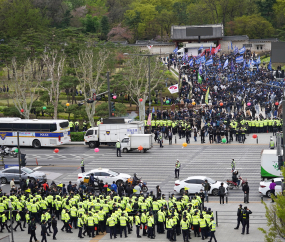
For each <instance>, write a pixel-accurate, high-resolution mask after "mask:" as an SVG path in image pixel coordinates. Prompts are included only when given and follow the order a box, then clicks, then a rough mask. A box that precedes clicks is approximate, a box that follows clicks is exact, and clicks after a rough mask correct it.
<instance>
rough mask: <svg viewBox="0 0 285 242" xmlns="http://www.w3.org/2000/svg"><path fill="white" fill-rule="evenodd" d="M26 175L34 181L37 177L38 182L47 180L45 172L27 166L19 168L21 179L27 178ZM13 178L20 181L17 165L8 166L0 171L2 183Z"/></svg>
mask: <svg viewBox="0 0 285 242" xmlns="http://www.w3.org/2000/svg"><path fill="white" fill-rule="evenodd" d="M28 176H29V177H30V180H31V181H32V182H33V183H34V182H35V181H36V180H37V179H39V180H40V182H45V181H46V180H47V177H46V174H45V173H43V172H40V171H34V170H31V169H30V168H27V167H22V168H21V179H27V178H28ZM13 178H14V180H15V182H19V181H20V175H19V167H16V166H15V167H9V168H7V169H3V170H1V171H0V181H1V183H2V184H6V183H8V182H10V181H11V180H12V179H13Z"/></svg>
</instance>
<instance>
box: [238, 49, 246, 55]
mask: <svg viewBox="0 0 285 242" xmlns="http://www.w3.org/2000/svg"><path fill="white" fill-rule="evenodd" d="M245 50H246V49H245V47H242V48H241V49H240V50H239V53H240V54H241V55H243V53H244V52H245Z"/></svg>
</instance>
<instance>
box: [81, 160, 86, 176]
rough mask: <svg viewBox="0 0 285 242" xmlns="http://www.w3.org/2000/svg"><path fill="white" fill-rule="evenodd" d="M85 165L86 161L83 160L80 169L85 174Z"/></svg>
mask: <svg viewBox="0 0 285 242" xmlns="http://www.w3.org/2000/svg"><path fill="white" fill-rule="evenodd" d="M84 167H85V164H84V159H83V158H82V160H81V163H80V168H81V172H82V173H84V172H85V168H84Z"/></svg>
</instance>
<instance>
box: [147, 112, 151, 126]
mask: <svg viewBox="0 0 285 242" xmlns="http://www.w3.org/2000/svg"><path fill="white" fill-rule="evenodd" d="M147 125H148V126H150V125H151V113H150V114H149V115H148V119H147Z"/></svg>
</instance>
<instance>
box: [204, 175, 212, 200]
mask: <svg viewBox="0 0 285 242" xmlns="http://www.w3.org/2000/svg"><path fill="white" fill-rule="evenodd" d="M202 186H203V187H204V194H205V198H206V200H207V201H208V192H209V191H210V190H211V185H210V183H209V182H208V180H207V179H206V180H205V182H204V183H202Z"/></svg>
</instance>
